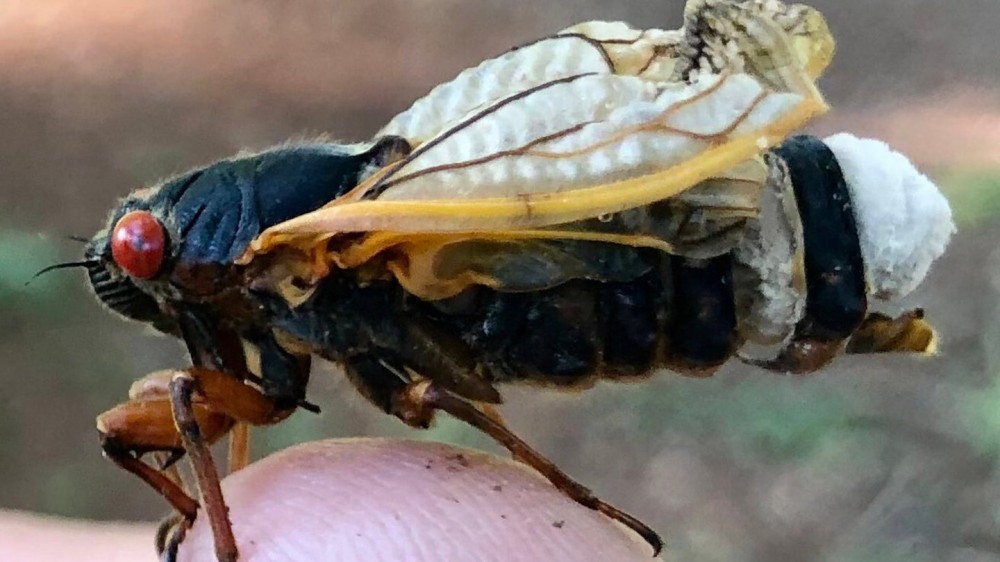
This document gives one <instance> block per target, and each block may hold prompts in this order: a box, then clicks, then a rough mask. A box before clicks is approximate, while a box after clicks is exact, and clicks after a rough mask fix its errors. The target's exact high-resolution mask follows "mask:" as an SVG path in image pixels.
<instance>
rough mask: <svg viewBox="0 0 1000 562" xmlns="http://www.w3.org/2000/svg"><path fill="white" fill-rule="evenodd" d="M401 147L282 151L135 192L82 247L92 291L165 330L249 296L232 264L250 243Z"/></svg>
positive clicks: (393, 141)
mask: <svg viewBox="0 0 1000 562" xmlns="http://www.w3.org/2000/svg"><path fill="white" fill-rule="evenodd" d="M408 148H409V146H408V145H407V144H405V141H403V140H402V139H400V138H398V137H383V138H380V139H377V140H376V141H374V142H372V143H367V144H362V145H340V144H333V143H308V144H289V145H285V146H281V147H278V148H274V149H271V150H266V151H264V152H260V153H254V154H246V155H240V156H237V157H234V158H231V159H227V160H222V161H219V162H216V163H214V164H211V165H209V166H206V167H203V168H199V169H195V170H193V171H190V172H187V173H185V174H181V175H179V176H176V177H173V178H170V179H168V180H166V181H164V182H162V183H160V184H159V185H156V186H154V187H151V188H144V189H140V190H137V191H135V192H133V193H132V194H131V195H129V196H128V197H126V198H125V199H124V200H122V201H121V203H120V204H119V205H118V207H117V208H116V209H115V210H114V211H112V213H111V215H110V216H109V218H108V222H107V223H106V225H105V227H104V228H103V229H102V230H101V231H100V232H98V233H97V234H96V235H95V236H94V238H93V239H92V240H91V241H90V243H89V244H88V246H87V249H86V260H85V263H86V264H87V267H88V271H89V274H90V282H91V285H92V286H93V289H94V292H95V293H96V294H97V297H98V298H99V299H100V300H101V301H102V302H103V303H104V304H105V305H107V306H108V307H109V308H111V309H112V310H114V311H115V312H118V313H119V314H122V315H123V316H126V317H128V318H132V319H134V320H139V321H143V322H152V323H154V325H157V326H163V327H165V328H169V321H168V320H167V318H168V317H169V316H170V310H171V308H173V307H174V306H176V305H189V304H200V305H209V306H211V305H213V304H214V303H215V302H216V301H217V300H218V299H219V298H221V297H222V296H225V297H226V298H227V301H226V302H227V303H230V304H231V303H233V302H234V299H233V298H231V297H233V296H234V295H235V296H237V297H238V296H239V295H240V294H244V295H246V294H247V292H248V290H247V288H246V286H247V283H246V279H245V278H244V270H243V269H244V268H243V267H242V266H238V265H236V264H235V261H236V258H238V257H239V256H240V255H242V254H243V253H244V251H245V250H246V248H247V246H248V245H249V244H250V242H251V241H252V240H253V239H254V238H256V237H257V235H259V234H260V233H261V232H262V231H263V230H264V229H265V228H267V227H269V226H271V225H274V224H277V223H279V222H283V221H287V220H289V219H291V218H293V217H296V216H298V215H300V214H303V213H307V212H309V211H313V210H315V209H317V208H319V207H321V206H323V205H325V204H326V203H328V202H330V201H332V200H333V199H335V198H337V197H338V196H340V195H342V194H343V193H344V192H346V191H347V190H349V189H351V188H353V187H354V186H355V185H357V183H358V181H360V179H361V178H363V177H364V176H365V175H366V174H370V173H371V172H372V170H374V169H378V168H380V167H382V166H384V165H386V164H387V163H388V162H389V161H391V160H392V159H395V158H399V157H400V156H401V155H402V154H405V152H406V151H407V150H408ZM235 300H236V301H238V300H239V299H235Z"/></svg>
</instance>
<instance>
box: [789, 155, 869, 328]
mask: <svg viewBox="0 0 1000 562" xmlns="http://www.w3.org/2000/svg"><path fill="white" fill-rule="evenodd" d="M775 152H776V153H777V154H778V156H780V157H781V158H783V159H784V160H785V162H786V163H787V164H788V171H789V174H790V176H791V180H792V185H793V187H794V189H795V198H796V201H797V203H798V208H799V215H800V218H801V221H802V228H803V233H804V240H805V274H806V288H807V296H806V318H805V320H803V323H804V325H803V326H801V327H800V328H801V329H800V330H799V331H798V332H799V335H800V336H802V335H803V334H802V333H801V332H802V330H808V332H809V336H810V337H814V338H818V339H821V340H826V341H833V340H841V339H844V338H846V337H847V336H849V335H851V333H853V332H854V330H856V329H857V327H858V326H859V325H860V324H861V321H862V320H864V317H865V312H866V311H867V308H868V302H867V296H866V289H865V272H864V262H863V260H862V256H861V243H860V241H859V240H858V230H857V223H856V220H855V217H854V208H853V205H852V202H851V194H850V191H849V190H848V188H847V183H846V181H845V180H844V174H843V171H842V170H841V169H840V164H839V163H838V162H837V158H836V156H834V154H833V151H832V150H830V148H829V147H828V146H827V145H826V144H824V143H823V141H821V140H820V139H818V138H816V137H811V136H805V135H803V136H796V137H792V138H790V139H788V140H787V141H785V143H784V144H782V145H781V146H780V147H779V148H777V149H776V150H775Z"/></svg>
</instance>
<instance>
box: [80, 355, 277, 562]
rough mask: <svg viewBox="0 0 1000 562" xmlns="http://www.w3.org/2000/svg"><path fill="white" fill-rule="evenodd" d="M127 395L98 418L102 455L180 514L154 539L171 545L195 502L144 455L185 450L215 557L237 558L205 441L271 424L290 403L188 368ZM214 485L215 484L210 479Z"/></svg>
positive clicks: (229, 379) (222, 376)
mask: <svg viewBox="0 0 1000 562" xmlns="http://www.w3.org/2000/svg"><path fill="white" fill-rule="evenodd" d="M130 394H131V397H132V399H131V400H129V401H128V402H126V403H125V404H121V405H119V406H116V407H115V408H112V409H111V410H108V411H107V412H105V413H103V414H101V415H100V416H99V417H98V418H97V427H98V431H99V432H100V434H101V443H102V447H103V449H104V453H105V455H106V456H107V457H108V458H109V459H111V460H112V461H114V462H115V464H117V465H118V466H121V467H122V468H124V469H125V470H127V471H129V472H131V473H132V474H135V475H136V476H138V477H139V478H141V479H142V480H143V481H144V482H146V483H147V484H149V485H150V486H151V487H152V488H153V489H154V490H156V491H157V493H159V494H160V495H161V496H163V497H164V498H165V499H166V500H167V501H168V502H169V503H170V505H171V506H173V507H174V509H176V510H177V512H178V513H179V514H180V515H181V517H182V521H181V522H180V523H179V525H177V527H176V529H175V530H174V531H172V532H171V533H175V534H174V535H173V536H167V535H168V534H169V533H165V532H161V535H163V536H162V537H161V538H160V539H159V540H158V541H157V542H158V545H159V547H160V548H161V549H162V548H166V549H167V551H168V552H167V557H168V559H169V557H170V552H169V551H170V550H171V547H172V546H175V544H176V542H177V537H178V536H179V535H177V534H176V533H181V534H182V533H183V531H184V530H185V529H186V527H187V526H188V525H189V524H190V522H192V521H193V520H194V518H195V516H196V514H197V510H198V507H199V505H198V502H196V501H195V500H194V499H192V498H191V497H190V496H189V495H188V494H187V492H185V491H184V489H183V488H182V487H181V485H180V484H179V483H178V482H177V481H175V480H174V479H172V478H170V477H169V476H168V475H167V474H166V473H165V470H164V468H165V467H153V466H151V465H149V464H147V463H146V462H144V461H143V460H142V458H141V457H142V455H143V454H145V453H150V452H158V451H162V452H166V453H168V454H169V458H170V459H177V458H180V456H181V455H182V454H183V453H184V452H185V451H186V452H187V453H188V454H189V455H190V456H191V459H192V464H193V466H194V469H195V474H196V475H197V476H198V484H199V489H200V491H201V496H202V501H203V503H204V506H205V509H206V512H207V513H208V514H209V517H210V519H211V520H212V523H213V525H212V526H213V532H215V531H216V529H218V532H217V533H216V548H217V551H218V552H217V554H218V557H219V559H220V560H235V559H236V549H235V543H234V542H233V541H232V540H231V535H232V531H231V529H230V527H229V522H228V518H227V517H226V507H225V503H224V502H223V501H222V496H221V493H220V492H219V491H218V473H217V472H216V470H215V464H214V461H213V460H212V457H211V455H210V454H208V446H209V445H211V444H212V443H214V442H215V441H218V440H219V439H220V438H222V437H224V436H225V435H226V434H227V433H229V432H230V431H231V429H232V428H233V427H234V424H236V423H245V424H253V425H266V424H273V423H277V422H279V421H281V420H283V419H285V418H286V417H288V415H289V414H291V412H292V411H294V407H293V408H278V407H276V406H275V402H274V401H273V400H272V399H270V398H268V397H267V396H264V394H263V393H261V392H260V391H259V390H257V389H256V388H254V387H252V386H250V385H248V384H246V383H244V382H242V381H240V380H238V379H236V378H234V377H231V376H229V375H226V374H225V373H221V372H218V371H214V370H210V369H199V368H191V369H187V370H184V371H166V372H161V373H154V374H153V375H150V376H149V377H146V378H145V379H142V380H141V381H139V382H137V383H136V384H135V385H133V388H132V391H131V393H130ZM213 482H214V484H213Z"/></svg>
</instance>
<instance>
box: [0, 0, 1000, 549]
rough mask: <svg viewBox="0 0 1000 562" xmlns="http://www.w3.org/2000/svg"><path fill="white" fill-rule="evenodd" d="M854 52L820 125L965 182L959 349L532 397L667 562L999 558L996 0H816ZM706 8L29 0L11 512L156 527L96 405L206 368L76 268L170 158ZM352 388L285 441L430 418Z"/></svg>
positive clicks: (337, 384) (356, 112)
mask: <svg viewBox="0 0 1000 562" xmlns="http://www.w3.org/2000/svg"><path fill="white" fill-rule="evenodd" d="M814 4H815V5H816V6H818V7H820V8H821V9H822V10H823V11H824V12H825V13H826V14H827V16H828V19H829V21H830V24H831V27H832V29H833V32H834V34H835V36H836V37H837V39H838V41H839V44H840V49H839V53H838V56H837V58H836V59H835V61H834V66H833V67H832V69H831V70H830V72H829V74H828V75H827V76H826V77H825V78H824V79H823V81H822V87H823V89H824V91H825V92H826V93H827V94H828V97H829V99H830V101H831V102H832V104H833V106H834V107H835V111H834V112H832V113H831V114H830V115H829V116H827V117H825V118H824V119H823V120H822V121H820V122H819V123H817V124H816V125H815V127H814V129H813V130H814V132H820V133H827V132H833V131H838V130H844V129H847V130H851V131H853V132H856V133H858V134H863V135H869V136H877V137H881V138H883V139H885V140H887V141H889V142H890V143H891V144H893V145H894V146H895V147H897V148H899V149H901V150H902V151H903V152H905V153H907V154H909V155H910V156H911V157H913V158H914V159H915V160H916V161H917V162H919V163H920V164H921V165H922V167H923V168H924V169H925V170H927V171H928V172H929V173H930V174H931V175H932V176H933V177H935V178H936V179H937V180H939V182H940V184H941V185H942V186H943V188H944V189H945V190H946V193H947V195H948V196H949V198H950V199H951V201H952V203H953V205H954V207H955V211H956V216H957V220H958V223H959V228H960V233H959V234H958V236H957V238H956V239H955V240H954V242H953V244H952V247H951V248H950V251H949V252H948V254H947V256H946V257H945V258H944V259H943V260H942V262H940V263H939V264H938V265H937V266H936V268H935V269H934V271H933V272H932V275H931V277H930V278H929V279H928V281H927V282H926V283H925V284H924V286H923V288H921V289H920V290H919V291H918V292H917V293H916V294H915V295H913V296H912V298H910V299H908V302H907V303H904V305H907V306H913V305H922V306H925V307H926V308H927V309H928V313H929V314H930V316H931V318H932V319H933V321H934V322H935V324H936V325H937V326H938V328H939V329H940V331H941V333H942V339H943V341H942V345H941V347H942V353H941V355H940V357H937V358H934V359H930V360H915V359H913V358H907V357H882V358H874V359H873V358H842V359H840V360H838V361H837V363H836V365H835V366H834V367H833V368H831V369H829V370H827V371H825V372H824V373H823V374H820V375H816V376H812V377H809V378H788V377H777V376H774V375H770V374H765V373H763V372H759V371H756V370H754V369H751V368H748V367H744V366H741V365H738V364H734V365H731V366H729V367H728V368H726V369H724V370H723V371H722V372H720V373H719V374H718V375H717V376H716V377H715V378H713V379H711V380H688V379H683V378H680V377H676V376H671V375H669V374H666V373H664V374H661V375H658V376H656V377H654V378H653V379H651V380H649V381H647V382H645V383H642V384H636V385H628V386H618V385H608V384H604V385H599V386H597V387H596V388H594V389H593V390H590V391H588V392H585V393H582V394H574V395H563V394H558V393H554V392H549V391H541V390H537V389H531V388H528V389H524V388H508V389H507V390H506V391H505V395H506V398H507V402H508V405H507V406H505V407H504V412H505V413H506V414H507V415H508V416H509V420H510V423H511V425H512V426H513V428H515V429H516V430H518V431H520V433H521V435H522V436H523V437H525V438H526V439H527V440H528V441H529V442H531V443H533V444H535V445H537V446H538V448H539V449H540V450H541V451H543V452H545V453H547V454H548V455H550V456H551V458H553V460H555V461H556V462H557V463H558V464H559V465H560V466H562V467H563V468H564V469H566V470H567V471H568V472H569V473H571V474H573V475H574V476H576V477H578V478H579V479H580V480H581V481H583V482H584V483H586V484H588V485H590V486H592V487H593V488H594V489H595V491H597V492H598V493H599V494H600V495H602V496H603V497H604V498H605V499H608V500H610V501H612V502H613V503H615V504H617V505H619V506H620V507H622V508H625V509H626V510H628V511H631V512H633V513H634V514H636V515H638V516H640V517H641V518H642V519H644V520H645V521H646V522H648V523H650V524H651V525H652V526H653V527H654V528H656V529H658V530H660V531H661V532H662V533H663V535H664V538H665V539H666V540H667V543H668V549H667V554H666V555H665V558H666V559H668V560H698V561H702V560H705V561H715V560H719V561H722V560H726V561H733V560H736V561H773V560H832V561H876V560H877V561H897V560H898V561H903V560H906V561H917V562H922V561H980V560H982V561H987V560H1000V532H998V525H1000V473H998V469H1000V385H998V384H997V374H998V370H1000V347H998V343H1000V308H998V306H997V305H998V302H1000V301H998V282H1000V281H998V280H1000V277H998V273H1000V252H998V245H997V240H998V239H1000V56H998V55H1000V53H998V49H997V47H996V45H997V37H996V29H997V26H998V25H1000V3H998V2H997V1H996V0H956V1H953V2H942V1H941V0H909V1H906V2H900V1H898V0H815V1H814ZM681 9H682V2H681V0H656V1H652V0H615V1H611V0H579V1H559V0H533V1H530V2H529V1H527V0H507V1H503V0H477V1H475V2H461V1H458V0H423V1H419V2H418V1H413V0H411V1H409V2H407V1H404V0H350V1H349V0H337V1H333V0H325V1H319V0H295V1H289V2H281V3H270V2H264V1H263V0H261V1H255V2H244V1H236V0H231V1H219V2H200V1H197V0H173V1H170V2H166V1H162V2H161V1H146V2H141V3H137V2H132V1H130V0H91V1H90V2H87V3H86V9H84V8H83V4H82V3H80V2H75V1H73V0H33V1H30V2H28V1H19V0H0V358H2V361H0V387H2V391H0V508H8V509H20V510H32V511H38V512H43V513H51V514H59V515H66V516H73V517H85V518H94V519H127V520H149V521H152V520H156V519H158V518H159V517H160V516H161V515H163V514H165V512H166V510H165V504H163V503H162V502H161V501H160V500H159V498H157V497H156V496H155V495H154V494H153V493H152V492H151V491H150V490H148V489H147V488H145V487H144V486H143V485H141V484H140V483H139V482H138V480H136V479H134V478H132V477H131V476H129V475H127V474H125V473H124V472H122V471H119V470H118V469H116V468H115V467H114V466H112V465H111V464H110V463H108V462H106V461H104V460H103V459H102V458H101V455H100V450H99V447H98V443H97V439H96V433H95V430H94V417H95V416H96V415H97V414H98V413H99V412H101V411H103V410H105V409H107V408H109V407H111V406H112V405H114V404H116V403H117V402H119V401H121V400H122V399H123V398H124V397H125V395H126V392H127V390H128V386H129V384H130V382H131V381H132V380H134V379H136V378H138V377H140V376H141V375H143V374H145V373H147V372H149V371H153V370H156V369H162V368H168V367H174V366H181V365H183V363H184V355H183V352H182V349H181V347H180V346H179V345H178V343H177V342H174V341H171V340H168V339H165V338H162V337H157V336H155V335H152V334H151V333H150V332H149V331H148V330H145V329H144V328H142V327H141V326H139V325H136V324H131V323H126V322H124V321H121V320H119V319H118V318H116V317H113V316H112V315H111V314H110V313H107V312H105V311H104V310H102V309H101V308H100V307H99V306H98V304H97V303H96V302H95V300H94V299H93V297H92V296H91V294H90V293H89V292H88V289H87V288H86V286H85V281H84V279H83V276H82V275H81V274H80V273H78V272H62V273H53V274H50V275H47V276H45V277H43V278H41V279H39V280H38V281H36V282H35V283H33V284H32V285H31V286H30V287H28V288H25V287H24V282H25V281H26V280H27V279H28V278H29V277H30V276H31V275H32V274H33V273H34V272H35V271H37V270H38V269H40V268H41V267H44V266H46V265H49V264H52V263H55V262H57V261H60V260H69V259H73V258H76V257H77V256H78V254H79V252H80V246H79V245H78V244H76V243H74V242H72V241H68V240H66V238H65V237H66V236H67V235H82V236H87V237H89V236H90V234H91V233H92V232H93V231H95V230H96V229H98V228H99V227H100V226H101V225H102V224H103V222H104V220H105V215H106V213H107V211H108V210H109V209H110V207H111V206H112V205H113V204H114V202H115V200H116V198H118V197H121V196H123V195H125V194H126V193H127V192H128V191H129V190H131V189H134V188H136V187H139V186H143V185H149V184H151V183H154V182H155V181H156V180H157V179H158V178H161V177H163V176H165V175H167V174H171V173H174V172H178V171H182V170H184V169H185V168H188V167H191V166H195V165H198V164H203V163H206V162H209V161H211V160H213V159H216V158H219V157H224V156H228V155H229V154H231V153H233V152H236V151H238V150H240V149H243V148H263V147H266V146H268V145H270V144H274V143H278V142H281V141H283V140H285V139H287V138H289V137H300V136H308V135H315V134H319V133H327V132H328V133H331V134H332V135H333V136H335V137H336V138H341V139H345V140H360V139H366V138H368V136H369V135H370V134H371V133H373V132H374V131H375V130H377V129H378V128H379V127H380V126H381V125H382V124H383V123H384V122H386V121H387V120H388V119H389V118H390V117H391V116H392V115H393V114H395V113H396V112H398V111H401V110H402V109H404V108H405V107H407V106H408V105H409V103H410V102H412V100H414V99H415V98H416V97H418V96H420V95H422V94H423V93H424V92H426V91H427V90H428V89H429V88H430V87H432V86H433V85H435V84H437V83H439V82H441V81H444V80H446V79H449V78H450V77H452V76H453V75H454V74H455V73H456V72H457V71H459V70H460V69H462V68H464V67H466V66H469V65H473V64H476V63H478V62H479V61H480V60H481V59H483V58H485V57H489V56H492V55H495V54H498V53H500V52H502V51H504V50H506V49H507V48H508V47H510V46H512V45H515V44H518V43H520V42H523V41H526V40H530V39H533V38H536V37H539V36H542V35H547V34H550V33H552V32H554V31H556V30H559V29H561V28H562V27H565V26H568V25H571V24H573V23H576V22H578V21H583V20H588V19H605V20H615V19H623V20H626V21H629V22H632V23H633V24H635V25H637V26H640V27H666V28H675V27H677V26H678V25H679V24H680V13H681ZM310 398H311V399H312V400H313V401H314V402H317V403H318V404H319V405H321V406H322V407H323V410H324V413H323V414H322V415H321V416H315V415H311V414H307V413H303V414H298V415H296V416H295V417H293V418H292V419H291V420H290V421H288V422H286V423H285V424H283V425H281V426H280V427H277V428H269V429H264V430H259V431H257V432H256V433H255V446H256V452H257V454H264V453H266V452H267V451H272V450H275V449H278V448H282V447H285V446H288V445H290V444H294V443H298V442H302V441H305V440H310V439H318V438H324V437H335V436H352V435H382V436H398V437H411V438H420V439H439V440H446V441H452V442H456V443H460V444H464V445H470V446H474V447H483V448H486V449H489V450H494V451H495V450H496V449H495V448H493V447H492V445H491V444H490V443H488V442H486V441H485V440H484V439H483V438H481V437H479V436H477V435H476V434H474V433H471V432H468V431H466V430H465V429H463V428H462V427H460V426H459V425H458V424H456V423H451V422H449V421H448V420H443V419H442V420H441V421H440V422H439V424H438V426H437V427H436V428H435V429H434V430H433V431H432V432H423V433H418V432H413V431H409V430H407V429H405V428H403V427H402V426H401V424H399V423H398V422H396V421H395V420H394V419H390V418H388V417H386V416H383V415H382V414H380V413H379V412H377V411H375V410H374V409H373V408H371V407H370V406H368V404H366V403H363V402H362V401H361V400H360V399H359V398H358V397H357V396H356V395H355V392H354V391H353V389H352V388H351V387H349V385H348V384H347V383H346V382H345V381H344V380H343V378H342V376H341V375H340V374H339V373H337V372H336V370H335V369H333V368H329V367H327V368H324V369H322V370H321V371H320V372H319V373H317V374H315V375H314V384H313V387H312V390H311V396H310Z"/></svg>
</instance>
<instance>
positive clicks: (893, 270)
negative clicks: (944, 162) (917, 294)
mask: <svg viewBox="0 0 1000 562" xmlns="http://www.w3.org/2000/svg"><path fill="white" fill-rule="evenodd" d="M824 142H825V143H826V144H827V146H829V147H830V149H831V150H833V153H834V154H835V155H836V157H837V161H838V162H839V163H840V167H841V169H842V171H843V173H844V179H845V180H846V181H847V186H848V188H849V189H850V191H851V197H852V199H853V202H854V213H855V218H856V219H857V223H858V237H859V238H860V241H861V253H862V256H863V258H864V261H865V275H866V278H867V282H868V286H869V291H870V292H871V293H872V294H873V295H875V296H877V297H879V298H882V299H895V298H899V297H902V296H905V295H906V294H907V293H909V292H910V291H912V290H913V289H914V288H916V286H917V285H918V284H920V282H921V281H922V280H923V279H924V277H925V276H926V275H927V272H928V270H929V269H930V266H931V263H933V262H934V260H936V259H937V258H939V257H941V255H942V254H943V253H944V250H945V247H947V245H948V242H949V241H950V240H951V235H952V234H953V233H954V232H955V223H954V221H953V220H952V213H951V207H950V206H949V205H948V201H947V199H945V197H944V195H942V194H941V191H940V190H939V189H938V188H937V186H936V185H934V183H933V182H932V181H931V180H929V179H928V178H927V177H926V176H924V175H923V174H921V173H920V172H919V171H918V170H917V169H916V167H915V166H914V165H913V164H912V163H911V162H910V161H909V159H907V158H906V157H905V156H903V155H902V154H900V153H898V152H896V151H894V150H892V149H891V148H889V146H888V145H886V144H885V143H884V142H881V141H878V140H872V139H859V138H857V137H855V136H853V135H850V134H846V133H841V134H838V135H834V136H832V137H829V138H827V139H825V140H824Z"/></svg>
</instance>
